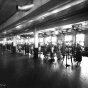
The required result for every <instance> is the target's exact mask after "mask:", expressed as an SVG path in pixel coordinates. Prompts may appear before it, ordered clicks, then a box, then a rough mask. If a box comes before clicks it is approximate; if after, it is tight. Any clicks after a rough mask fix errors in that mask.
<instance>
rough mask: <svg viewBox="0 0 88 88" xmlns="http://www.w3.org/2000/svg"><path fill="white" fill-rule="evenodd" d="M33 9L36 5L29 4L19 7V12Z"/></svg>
mask: <svg viewBox="0 0 88 88" xmlns="http://www.w3.org/2000/svg"><path fill="white" fill-rule="evenodd" d="M32 7H34V4H29V5H25V6H18V10H29V9H31V8H32Z"/></svg>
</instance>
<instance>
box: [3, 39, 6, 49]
mask: <svg viewBox="0 0 88 88" xmlns="http://www.w3.org/2000/svg"><path fill="white" fill-rule="evenodd" d="M5 44H6V38H4V39H3V50H5V49H6V46H5Z"/></svg>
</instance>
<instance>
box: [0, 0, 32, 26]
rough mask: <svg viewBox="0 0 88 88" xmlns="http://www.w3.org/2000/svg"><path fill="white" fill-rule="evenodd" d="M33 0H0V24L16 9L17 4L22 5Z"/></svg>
mask: <svg viewBox="0 0 88 88" xmlns="http://www.w3.org/2000/svg"><path fill="white" fill-rule="evenodd" d="M30 1H33V0H0V25H1V24H3V23H4V22H6V21H7V20H8V19H9V18H10V17H12V16H13V15H14V14H15V13H16V12H17V11H19V10H18V9H17V6H18V5H19V6H22V5H25V4H27V3H28V2H30Z"/></svg>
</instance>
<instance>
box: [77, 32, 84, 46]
mask: <svg viewBox="0 0 88 88" xmlns="http://www.w3.org/2000/svg"><path fill="white" fill-rule="evenodd" d="M84 39H85V35H84V34H77V35H76V41H77V43H79V44H80V45H81V46H84Z"/></svg>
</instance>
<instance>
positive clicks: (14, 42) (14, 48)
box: [12, 36, 17, 53]
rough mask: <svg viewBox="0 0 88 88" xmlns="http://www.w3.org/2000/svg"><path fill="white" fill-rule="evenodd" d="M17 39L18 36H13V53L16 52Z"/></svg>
mask: <svg viewBox="0 0 88 88" xmlns="http://www.w3.org/2000/svg"><path fill="white" fill-rule="evenodd" d="M16 40H17V37H16V36H13V45H12V53H16Z"/></svg>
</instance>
